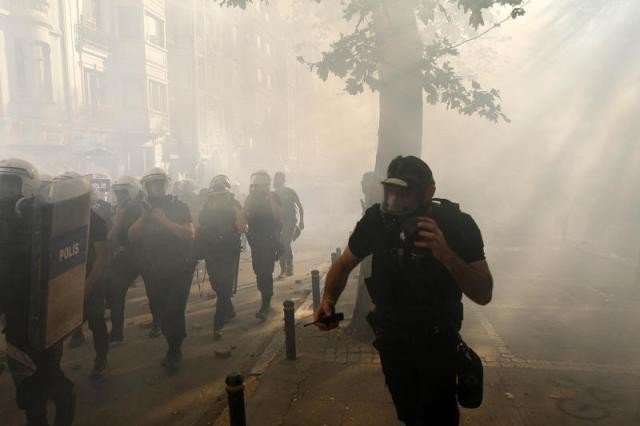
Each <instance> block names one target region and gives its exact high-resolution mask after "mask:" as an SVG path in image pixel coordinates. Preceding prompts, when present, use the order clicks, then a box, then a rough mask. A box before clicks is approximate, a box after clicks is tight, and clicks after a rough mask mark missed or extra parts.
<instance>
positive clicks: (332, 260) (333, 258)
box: [331, 251, 338, 265]
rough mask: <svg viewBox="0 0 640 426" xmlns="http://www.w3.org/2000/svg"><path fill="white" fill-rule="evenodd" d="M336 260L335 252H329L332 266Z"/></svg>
mask: <svg viewBox="0 0 640 426" xmlns="http://www.w3.org/2000/svg"><path fill="white" fill-rule="evenodd" d="M336 259H338V256H337V255H336V252H334V251H332V252H331V264H332V265H333V264H334V263H336Z"/></svg>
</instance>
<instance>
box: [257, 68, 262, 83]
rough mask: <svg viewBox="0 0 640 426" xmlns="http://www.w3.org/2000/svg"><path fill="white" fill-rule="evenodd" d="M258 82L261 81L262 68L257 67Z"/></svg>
mask: <svg viewBox="0 0 640 426" xmlns="http://www.w3.org/2000/svg"><path fill="white" fill-rule="evenodd" d="M258 83H262V70H261V69H260V68H258Z"/></svg>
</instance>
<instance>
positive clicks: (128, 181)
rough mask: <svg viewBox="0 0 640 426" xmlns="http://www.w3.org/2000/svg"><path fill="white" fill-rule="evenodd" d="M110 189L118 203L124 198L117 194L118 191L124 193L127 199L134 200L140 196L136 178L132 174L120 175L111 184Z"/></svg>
mask: <svg viewBox="0 0 640 426" xmlns="http://www.w3.org/2000/svg"><path fill="white" fill-rule="evenodd" d="M111 191H112V192H113V194H114V195H115V197H116V199H117V201H118V203H120V202H122V201H124V200H121V198H122V196H121V195H118V194H119V193H126V194H127V195H126V196H125V197H128V199H129V200H135V199H136V198H138V197H139V196H140V192H141V191H142V190H141V188H140V184H139V183H138V180H137V179H136V178H134V177H133V176H120V177H119V178H118V179H116V181H115V182H114V184H113V185H112V186H111Z"/></svg>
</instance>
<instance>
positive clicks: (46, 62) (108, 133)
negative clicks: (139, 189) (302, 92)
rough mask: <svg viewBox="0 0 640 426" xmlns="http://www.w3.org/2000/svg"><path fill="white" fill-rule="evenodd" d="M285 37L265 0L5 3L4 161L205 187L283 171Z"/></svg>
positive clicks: (288, 149)
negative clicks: (221, 177) (151, 172)
mask: <svg viewBox="0 0 640 426" xmlns="http://www.w3.org/2000/svg"><path fill="white" fill-rule="evenodd" d="M285 31H286V25H284V22H283V20H282V17H281V14H280V12H279V10H278V6H277V5H274V4H264V3H261V2H256V3H254V4H249V5H248V7H247V8H246V9H245V10H242V9H233V8H226V7H220V6H218V5H217V4H216V3H215V2H212V1H210V0H0V157H8V156H19V157H23V158H26V159H30V160H32V161H34V162H35V163H36V164H37V165H38V166H39V167H40V168H41V169H43V170H44V171H45V172H47V173H59V172H61V171H63V170H77V171H79V172H81V173H96V172H97V173H103V174H107V175H111V176H115V175H121V174H125V173H126V174H133V175H140V174H142V173H143V171H144V170H146V169H148V168H150V167H152V166H160V167H164V168H165V169H167V170H168V171H169V172H170V173H171V174H172V176H173V177H174V178H180V177H191V178H194V179H196V180H197V181H199V182H200V183H203V184H204V183H206V181H208V179H209V178H210V177H211V176H213V175H214V174H216V173H221V172H224V173H237V174H244V173H250V171H252V170H254V169H256V168H261V167H267V168H269V167H272V168H284V167H285V166H286V164H287V163H289V162H290V161H292V160H295V158H296V150H295V149H292V146H291V145H292V141H294V140H297V139H296V138H295V137H293V138H292V137H291V135H290V132H291V129H292V126H291V124H290V120H291V118H292V110H291V105H292V102H293V100H292V99H291V98H292V97H294V96H295V93H294V91H292V87H294V86H292V85H291V84H290V83H289V75H290V74H291V69H292V68H291V59H292V58H291V55H290V54H289V53H288V52H287V47H286V46H287V44H286V40H285V37H286V34H285ZM296 143H297V142H296Z"/></svg>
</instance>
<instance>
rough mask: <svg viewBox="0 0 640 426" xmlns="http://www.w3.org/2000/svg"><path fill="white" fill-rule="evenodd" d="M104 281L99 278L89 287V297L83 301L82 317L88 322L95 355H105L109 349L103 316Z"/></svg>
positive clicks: (105, 322)
mask: <svg viewBox="0 0 640 426" xmlns="http://www.w3.org/2000/svg"><path fill="white" fill-rule="evenodd" d="M104 305H105V281H104V280H103V279H99V280H98V281H96V283H95V284H94V285H93V287H92V288H91V292H90V293H89V297H88V298H87V300H86V301H85V302H84V319H85V321H87V322H88V323H89V330H91V333H92V334H93V347H94V349H95V351H96V356H97V357H106V356H107V352H108V351H109V331H108V330H107V320H106V319H105V318H104Z"/></svg>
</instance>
